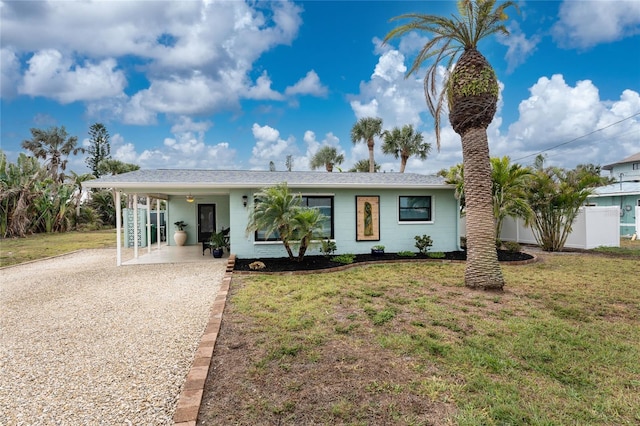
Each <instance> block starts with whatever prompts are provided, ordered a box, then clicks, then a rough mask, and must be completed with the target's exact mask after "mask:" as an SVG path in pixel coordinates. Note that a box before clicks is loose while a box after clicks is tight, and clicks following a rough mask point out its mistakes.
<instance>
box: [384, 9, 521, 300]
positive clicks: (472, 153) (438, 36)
mask: <svg viewBox="0 0 640 426" xmlns="http://www.w3.org/2000/svg"><path fill="white" fill-rule="evenodd" d="M495 6H496V1H495V0H458V15H453V16H451V17H450V18H444V17H441V16H437V15H425V14H418V13H411V14H406V15H401V16H398V17H396V18H394V19H409V20H410V21H409V22H408V23H406V24H403V25H401V26H399V27H397V28H395V29H393V30H391V31H390V32H389V34H387V36H386V37H385V39H384V42H385V43H386V42H388V41H389V40H390V39H392V38H395V37H399V36H402V35H404V34H406V33H409V32H411V31H414V30H418V31H424V32H428V33H430V34H433V37H432V38H431V39H430V40H429V41H428V42H427V43H426V44H425V45H424V46H423V47H422V49H421V50H420V52H419V53H418V55H417V56H416V58H415V60H414V62H413V64H412V66H411V68H410V69H409V71H408V72H407V76H409V75H411V74H413V73H416V72H417V71H418V70H419V69H420V67H421V66H422V64H423V63H424V62H425V61H426V60H427V59H431V58H433V59H434V61H433V63H432V64H431V65H430V66H429V68H428V70H427V73H426V76H425V78H424V88H425V97H426V100H427V106H428V107H429V112H430V113H431V114H432V115H433V117H434V119H435V130H436V142H437V145H438V148H440V115H441V113H442V112H443V110H444V107H445V105H444V101H445V100H446V101H447V106H448V108H449V121H450V122H451V125H452V127H453V130H454V131H455V132H456V133H458V134H459V135H460V137H461V141H462V158H463V163H464V168H465V173H464V186H465V188H466V190H467V191H466V209H467V249H468V251H467V266H466V270H465V285H466V286H468V287H471V288H480V289H492V290H501V289H502V288H503V287H504V278H503V276H502V270H501V269H500V264H499V263H498V257H497V254H496V250H495V228H494V226H493V211H492V203H491V165H490V163H489V143H488V141H487V127H488V126H489V124H490V123H491V121H492V120H493V116H494V115H495V112H496V106H497V102H498V92H499V88H498V81H497V78H496V75H495V72H494V70H493V68H492V67H491V64H489V62H488V61H487V59H486V58H485V57H484V56H483V55H482V54H481V53H480V52H479V51H478V43H479V42H480V40H482V39H484V38H486V37H488V36H490V35H493V34H495V33H502V34H505V35H507V34H509V32H508V31H507V28H506V27H505V25H504V21H505V20H506V19H507V15H506V13H505V9H506V8H508V7H510V6H515V7H517V5H516V4H515V3H514V2H513V1H507V2H505V3H502V4H501V5H499V6H497V7H495ZM456 60H457V63H456ZM443 62H446V70H447V73H446V74H445V78H444V82H443V90H441V91H439V92H438V87H437V84H436V83H437V76H438V70H439V67H440V65H441V64H442V63H443ZM454 64H455V67H454Z"/></svg>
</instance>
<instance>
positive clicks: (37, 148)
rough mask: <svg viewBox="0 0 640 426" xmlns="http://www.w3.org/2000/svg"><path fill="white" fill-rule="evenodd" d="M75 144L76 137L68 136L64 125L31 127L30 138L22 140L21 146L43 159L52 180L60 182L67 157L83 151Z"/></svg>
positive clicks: (76, 141) (76, 142)
mask: <svg viewBox="0 0 640 426" xmlns="http://www.w3.org/2000/svg"><path fill="white" fill-rule="evenodd" d="M77 144H78V138H77V137H76V136H68V134H67V131H66V130H65V128H64V126H62V127H51V128H49V129H47V130H42V129H36V128H32V129H31V139H25V140H24V141H22V148H23V149H26V150H27V151H31V152H32V153H33V156H34V157H35V158H37V159H41V160H44V165H45V167H46V169H47V174H48V175H49V176H50V177H51V179H53V181H54V182H62V181H63V180H64V177H65V176H64V170H65V169H66V168H67V162H68V161H69V160H68V158H67V157H69V155H71V154H73V155H76V154H78V152H84V149H83V148H81V147H78V146H77Z"/></svg>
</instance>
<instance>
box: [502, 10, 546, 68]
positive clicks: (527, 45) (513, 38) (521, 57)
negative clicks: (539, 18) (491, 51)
mask: <svg viewBox="0 0 640 426" xmlns="http://www.w3.org/2000/svg"><path fill="white" fill-rule="evenodd" d="M509 32H510V34H509V36H507V37H498V38H497V40H498V42H499V43H501V44H503V45H505V46H507V47H508V49H507V53H506V54H505V59H506V60H507V73H511V72H513V70H514V69H516V68H517V67H518V66H520V65H522V64H523V63H524V62H525V61H526V60H527V58H528V57H529V56H531V55H532V54H533V53H534V52H535V50H536V48H537V46H538V43H540V41H541V37H540V36H539V35H533V36H531V37H530V38H527V36H526V35H525V34H524V33H523V32H522V31H521V30H520V26H519V25H518V23H517V22H515V21H514V22H512V24H511V28H509Z"/></svg>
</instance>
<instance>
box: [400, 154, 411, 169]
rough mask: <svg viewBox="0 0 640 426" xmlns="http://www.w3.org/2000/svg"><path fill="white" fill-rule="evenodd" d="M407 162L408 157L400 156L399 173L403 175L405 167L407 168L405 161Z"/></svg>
mask: <svg viewBox="0 0 640 426" xmlns="http://www.w3.org/2000/svg"><path fill="white" fill-rule="evenodd" d="M408 160H409V156H408V155H404V154H403V155H401V156H400V173H404V169H405V167H407V161H408Z"/></svg>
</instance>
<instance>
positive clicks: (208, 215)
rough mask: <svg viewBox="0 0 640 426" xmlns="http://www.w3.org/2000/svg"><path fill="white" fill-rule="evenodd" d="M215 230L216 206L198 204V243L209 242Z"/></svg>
mask: <svg viewBox="0 0 640 426" xmlns="http://www.w3.org/2000/svg"><path fill="white" fill-rule="evenodd" d="M215 230H216V205H215V204H198V242H202V241H209V239H211V234H212V233H213V232H215Z"/></svg>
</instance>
